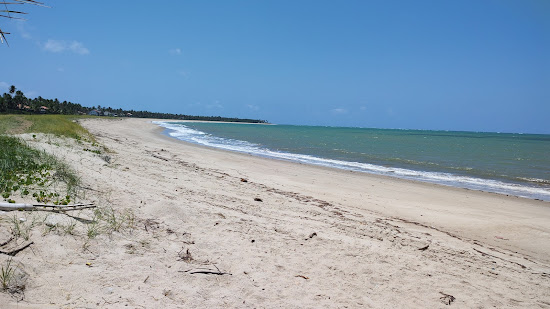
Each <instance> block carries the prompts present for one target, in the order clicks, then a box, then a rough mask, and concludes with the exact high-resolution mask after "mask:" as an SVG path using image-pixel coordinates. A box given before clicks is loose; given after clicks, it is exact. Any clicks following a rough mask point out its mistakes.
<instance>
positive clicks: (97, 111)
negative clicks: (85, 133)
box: [88, 109, 101, 116]
mask: <svg viewBox="0 0 550 309" xmlns="http://www.w3.org/2000/svg"><path fill="white" fill-rule="evenodd" d="M88 115H90V116H101V111H99V110H97V109H93V110H91V111H90V112H89V113H88Z"/></svg>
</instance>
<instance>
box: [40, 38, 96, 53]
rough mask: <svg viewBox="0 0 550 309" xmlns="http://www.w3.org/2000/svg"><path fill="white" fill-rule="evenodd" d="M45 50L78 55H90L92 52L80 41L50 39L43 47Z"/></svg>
mask: <svg viewBox="0 0 550 309" xmlns="http://www.w3.org/2000/svg"><path fill="white" fill-rule="evenodd" d="M43 48H44V50H46V51H49V52H52V53H62V52H65V51H69V52H73V53H75V54H78V55H88V54H90V50H89V49H88V48H86V47H84V44H82V43H81V42H78V41H71V42H67V41H63V40H52V39H49V40H48V41H46V43H45V44H44V46H43Z"/></svg>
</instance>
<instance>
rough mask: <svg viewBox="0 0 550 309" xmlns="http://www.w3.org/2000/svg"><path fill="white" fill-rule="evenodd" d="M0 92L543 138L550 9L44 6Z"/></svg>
mask: <svg viewBox="0 0 550 309" xmlns="http://www.w3.org/2000/svg"><path fill="white" fill-rule="evenodd" d="M44 1H45V2H46V3H47V4H48V5H49V6H51V8H42V7H34V6H26V5H25V6H18V7H17V9H21V10H25V11H27V12H28V13H29V15H27V16H26V17H27V18H28V20H27V21H24V22H21V21H10V20H6V19H0V28H1V29H2V30H4V31H6V32H11V33H12V34H11V35H9V36H8V40H9V43H10V47H7V46H6V45H5V44H4V45H0V55H2V59H3V60H4V61H3V62H2V66H1V68H0V91H1V92H4V91H5V90H6V88H7V86H9V85H11V84H14V85H15V86H16V87H18V88H19V89H21V90H23V91H24V92H25V94H26V95H27V96H30V97H34V96H38V95H40V96H42V97H45V98H59V99H60V100H68V101H72V102H76V103H80V104H82V105H86V106H94V105H95V106H97V105H101V106H111V107H114V108H119V107H120V108H124V109H135V110H150V111H157V112H171V113H183V114H191V115H222V116H230V117H243V118H245V117H246V118H257V119H266V120H269V121H270V122H273V123H279V124H305V125H331V126H360V127H377V128H412V129H443V130H467V131H496V132H529V133H550V120H549V119H548V118H549V116H550V56H549V55H550V2H549V1H546V0H521V1H519V0H516V1H507V0H495V1H490V0H476V1H469V0H461V1H440V0H434V1H423V0H418V1H392V0H390V1H366V0H361V1H351V0H346V1H319V0H315V1H306V0H300V1H284V0H277V1H165V2H152V1H122V0H120V1H93V2H92V1H54V0H44Z"/></svg>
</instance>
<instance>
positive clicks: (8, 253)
mask: <svg viewBox="0 0 550 309" xmlns="http://www.w3.org/2000/svg"><path fill="white" fill-rule="evenodd" d="M32 244H34V242H33V241H31V242H30V243H28V244H26V245H24V246H23V247H21V248H19V249H15V250H12V251H2V250H0V253H1V254H6V255H9V256H15V255H16V254H17V253H19V252H21V251H23V250H25V249H27V248H28V247H29V246H30V245H32Z"/></svg>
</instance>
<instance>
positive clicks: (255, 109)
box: [246, 104, 260, 111]
mask: <svg viewBox="0 0 550 309" xmlns="http://www.w3.org/2000/svg"><path fill="white" fill-rule="evenodd" d="M246 107H248V108H250V109H251V110H253V111H258V110H260V107H259V106H258V105H252V104H248V105H247V106H246Z"/></svg>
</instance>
